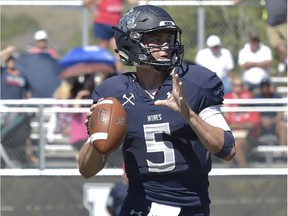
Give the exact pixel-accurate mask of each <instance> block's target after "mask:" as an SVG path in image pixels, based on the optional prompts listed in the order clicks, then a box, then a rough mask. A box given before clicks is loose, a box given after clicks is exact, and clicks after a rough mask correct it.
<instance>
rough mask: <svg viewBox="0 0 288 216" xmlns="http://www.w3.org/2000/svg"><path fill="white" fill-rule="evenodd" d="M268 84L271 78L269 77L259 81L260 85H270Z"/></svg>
mask: <svg viewBox="0 0 288 216" xmlns="http://www.w3.org/2000/svg"><path fill="white" fill-rule="evenodd" d="M270 84H271V80H270V79H263V80H262V81H261V82H260V87H262V86H270Z"/></svg>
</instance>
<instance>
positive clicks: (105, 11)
mask: <svg viewBox="0 0 288 216" xmlns="http://www.w3.org/2000/svg"><path fill="white" fill-rule="evenodd" d="M137 2H138V0H83V4H84V6H85V7H86V8H87V9H88V10H89V11H90V12H91V13H92V14H93V15H94V20H93V23H94V25H93V33H94V36H95V38H96V44H97V45H98V46H99V47H101V48H106V49H111V50H113V51H114V50H115V49H116V44H115V39H114V31H113V29H112V27H113V26H116V25H117V24H118V22H119V20H120V17H121V15H122V11H123V6H124V5H123V3H128V4H136V3H137ZM116 58H117V59H118V62H117V64H116V69H117V72H118V73H122V72H123V65H122V63H121V62H120V61H119V55H116Z"/></svg>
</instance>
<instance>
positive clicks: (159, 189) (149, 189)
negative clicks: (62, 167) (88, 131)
mask: <svg viewBox="0 0 288 216" xmlns="http://www.w3.org/2000/svg"><path fill="white" fill-rule="evenodd" d="M114 31H115V39H116V44H117V48H118V49H119V54H120V58H121V60H123V61H125V63H126V64H128V65H131V66H134V65H136V72H127V73H123V74H120V75H118V76H114V77H111V78H109V79H106V80H104V81H103V82H102V83H101V84H100V85H99V86H97V87H96V88H95V90H94V91H93V94H92V98H93V101H94V103H97V102H98V101H99V100H101V99H102V98H106V97H115V98H117V99H118V100H119V101H120V103H121V104H123V108H124V109H125V111H126V113H127V117H128V122H127V125H128V127H127V134H126V137H125V140H124V142H123V145H122V152H123V157H124V163H125V170H126V173H127V177H128V179H129V186H128V187H129V188H128V193H127V196H126V198H125V200H124V203H123V206H122V209H121V212H120V216H127V215H133V214H134V215H141V216H147V215H158V216H167V215H169V216H176V215H182V216H196V215H202V216H209V215H210V198H209V192H208V188H209V180H208V176H209V172H210V170H211V167H212V159H211V154H214V155H216V156H217V157H219V158H221V159H223V160H226V161H229V160H231V159H232V158H233V157H234V155H235V148H234V138H233V135H232V133H231V130H230V128H229V126H228V124H227V122H226V121H225V119H224V117H223V115H222V113H221V111H220V107H219V106H220V105H221V104H222V101H223V84H222V82H221V80H220V79H219V77H218V76H217V75H216V74H215V73H213V72H211V71H210V70H208V69H206V68H205V67H202V66H199V65H189V66H188V65H184V64H182V59H183V53H184V47H183V45H182V44H181V29H180V28H179V27H178V26H176V24H175V21H174V20H173V19H172V17H171V16H170V15H169V14H168V13H167V12H166V11H165V10H164V9H162V8H161V7H157V6H154V5H141V6H137V7H134V8H132V9H130V10H129V11H127V12H126V13H125V14H124V15H123V16H122V18H121V20H120V21H119V24H118V26H117V27H115V30H114ZM95 106H97V104H93V105H91V108H90V111H92V110H93V109H94V108H95ZM90 116H91V112H89V113H87V119H89V118H90ZM91 138H92V137H91ZM108 157H109V155H108V154H106V155H102V154H100V153H99V152H98V151H97V150H96V148H94V147H93V145H92V144H91V143H90V140H87V142H85V144H84V145H83V146H82V148H81V150H80V154H79V160H78V164H79V171H80V173H81V175H82V176H84V177H85V178H89V177H92V176H94V175H96V174H97V173H98V172H99V171H100V170H102V169H103V168H104V166H105V164H106V161H107V159H108ZM140 212H141V213H140Z"/></svg>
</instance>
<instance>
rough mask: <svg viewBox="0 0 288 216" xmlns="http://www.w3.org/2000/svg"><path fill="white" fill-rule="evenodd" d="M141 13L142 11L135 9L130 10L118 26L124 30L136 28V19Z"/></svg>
mask: <svg viewBox="0 0 288 216" xmlns="http://www.w3.org/2000/svg"><path fill="white" fill-rule="evenodd" d="M139 13H140V11H137V10H134V9H131V10H129V11H128V12H127V13H126V14H125V15H124V16H123V17H122V19H121V20H120V22H119V25H118V27H119V28H120V29H121V30H122V31H124V32H127V30H131V29H133V28H135V27H136V23H135V20H136V18H137V16H138V15H139Z"/></svg>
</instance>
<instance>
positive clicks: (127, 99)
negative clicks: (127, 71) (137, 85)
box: [122, 93, 135, 106]
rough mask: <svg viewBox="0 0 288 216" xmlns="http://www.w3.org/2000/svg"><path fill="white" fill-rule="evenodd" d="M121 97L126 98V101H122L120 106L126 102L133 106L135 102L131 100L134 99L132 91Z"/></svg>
mask: <svg viewBox="0 0 288 216" xmlns="http://www.w3.org/2000/svg"><path fill="white" fill-rule="evenodd" d="M122 98H124V99H126V101H125V102H124V103H122V106H124V105H125V104H127V103H129V104H132V105H133V106H134V105H135V103H134V102H133V101H132V100H135V96H134V94H132V93H129V94H123V95H122Z"/></svg>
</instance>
